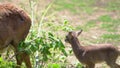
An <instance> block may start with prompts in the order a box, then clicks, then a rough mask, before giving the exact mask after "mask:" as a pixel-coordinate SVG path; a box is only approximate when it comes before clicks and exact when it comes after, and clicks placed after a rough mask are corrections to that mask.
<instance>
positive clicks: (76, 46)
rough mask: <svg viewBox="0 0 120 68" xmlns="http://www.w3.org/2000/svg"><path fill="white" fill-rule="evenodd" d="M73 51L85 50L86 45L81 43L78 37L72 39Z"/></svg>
mask: <svg viewBox="0 0 120 68" xmlns="http://www.w3.org/2000/svg"><path fill="white" fill-rule="evenodd" d="M70 44H71V45H72V48H73V51H74V52H75V53H76V52H83V50H84V47H83V46H81V45H80V42H79V40H78V38H74V39H72V40H71V43H70Z"/></svg>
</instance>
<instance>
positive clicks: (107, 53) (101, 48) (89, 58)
mask: <svg viewBox="0 0 120 68" xmlns="http://www.w3.org/2000/svg"><path fill="white" fill-rule="evenodd" d="M81 32H82V30H80V31H78V32H74V31H71V32H69V33H68V34H67V35H66V39H65V41H66V42H68V43H70V44H71V46H72V49H73V52H74V54H75V56H76V58H77V59H78V60H79V61H80V62H81V63H82V64H85V65H86V67H85V68H95V64H96V63H99V62H103V61H105V62H106V63H107V65H108V66H110V67H111V68H120V65H118V64H117V63H116V59H117V58H118V56H119V55H120V51H119V49H118V48H117V47H115V46H113V45H111V44H98V45H96V46H95V45H90V46H81V44H80V42H79V40H78V38H77V37H78V36H79V35H80V34H81Z"/></svg>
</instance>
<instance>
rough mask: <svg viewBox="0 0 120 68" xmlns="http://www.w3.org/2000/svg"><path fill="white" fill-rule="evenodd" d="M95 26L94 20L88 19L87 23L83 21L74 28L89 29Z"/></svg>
mask: <svg viewBox="0 0 120 68" xmlns="http://www.w3.org/2000/svg"><path fill="white" fill-rule="evenodd" d="M93 27H96V20H90V21H88V22H87V23H85V24H84V25H82V26H77V27H76V29H77V30H78V29H83V30H85V31H88V30H89V29H91V28H93Z"/></svg>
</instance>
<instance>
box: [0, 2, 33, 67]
mask: <svg viewBox="0 0 120 68" xmlns="http://www.w3.org/2000/svg"><path fill="white" fill-rule="evenodd" d="M30 26H31V19H30V18H29V16H28V14H27V13H26V12H25V11H24V10H22V9H21V8H18V7H16V6H15V5H13V4H10V3H6V4H0V50H3V49H5V48H7V47H8V46H10V45H12V46H13V47H14V51H15V53H18V50H17V48H18V44H19V43H20V41H22V40H24V39H25V38H26V36H27V34H28V32H29V29H30ZM18 56H19V57H20V58H18ZM16 60H17V64H18V65H21V64H22V62H23V61H25V64H26V66H27V68H31V67H32V66H31V62H30V57H29V55H27V54H26V53H19V54H17V56H16Z"/></svg>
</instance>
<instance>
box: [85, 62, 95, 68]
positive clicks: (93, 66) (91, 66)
mask: <svg viewBox="0 0 120 68" xmlns="http://www.w3.org/2000/svg"><path fill="white" fill-rule="evenodd" d="M86 68H95V64H94V63H89V64H87V65H86Z"/></svg>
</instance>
